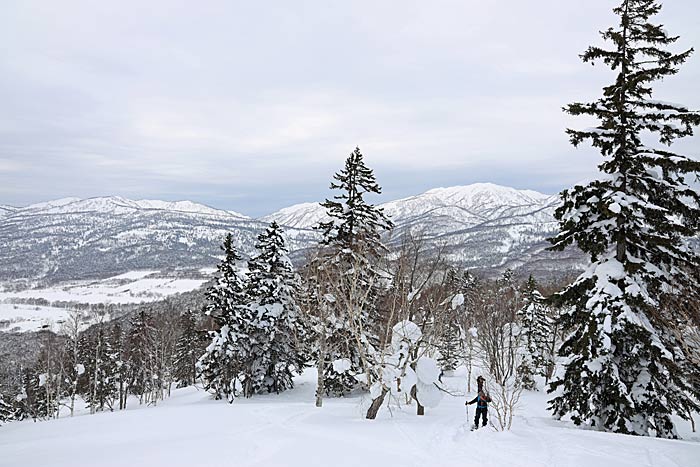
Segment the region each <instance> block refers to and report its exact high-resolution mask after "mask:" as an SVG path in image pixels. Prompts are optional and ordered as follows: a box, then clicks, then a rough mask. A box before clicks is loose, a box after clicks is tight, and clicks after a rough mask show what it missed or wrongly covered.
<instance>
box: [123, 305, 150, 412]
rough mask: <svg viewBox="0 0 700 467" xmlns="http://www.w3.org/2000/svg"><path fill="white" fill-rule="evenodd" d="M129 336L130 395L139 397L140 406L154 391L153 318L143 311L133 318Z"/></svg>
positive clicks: (146, 401) (147, 400)
mask: <svg viewBox="0 0 700 467" xmlns="http://www.w3.org/2000/svg"><path fill="white" fill-rule="evenodd" d="M129 324H130V328H129V332H128V334H127V348H128V354H127V365H128V370H129V393H131V394H134V395H137V396H139V404H143V403H148V402H149V399H150V395H151V393H152V390H153V384H154V381H153V372H152V367H153V358H154V355H153V349H154V334H155V327H154V324H153V316H152V314H151V313H149V312H147V311H146V310H145V309H143V308H142V309H141V310H140V311H138V312H137V313H135V314H134V316H132V318H131V320H130V323H129Z"/></svg>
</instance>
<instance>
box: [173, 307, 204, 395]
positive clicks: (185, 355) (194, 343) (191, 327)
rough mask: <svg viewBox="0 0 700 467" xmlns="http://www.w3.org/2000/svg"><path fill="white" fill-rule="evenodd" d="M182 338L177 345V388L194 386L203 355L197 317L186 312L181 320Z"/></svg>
mask: <svg viewBox="0 0 700 467" xmlns="http://www.w3.org/2000/svg"><path fill="white" fill-rule="evenodd" d="M179 327H180V337H179V338H178V340H177V343H176V344H175V357H174V369H173V372H174V376H175V381H176V382H177V387H179V388H182V387H186V386H191V385H193V384H194V382H195V380H196V378H197V360H198V359H199V357H200V355H202V350H203V349H202V343H203V339H202V337H203V336H202V333H201V332H200V331H199V330H198V329H197V315H196V314H195V313H194V312H193V311H192V310H189V309H188V310H186V311H185V312H184V313H183V314H182V315H181V316H180V319H179Z"/></svg>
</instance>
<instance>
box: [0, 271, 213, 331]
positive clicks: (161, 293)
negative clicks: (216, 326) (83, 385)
mask: <svg viewBox="0 0 700 467" xmlns="http://www.w3.org/2000/svg"><path fill="white" fill-rule="evenodd" d="M214 271H215V270H209V269H207V270H204V269H203V270H202V271H201V273H202V274H211V273H212V272H214ZM158 273H159V271H130V272H127V273H124V274H120V275H118V276H113V277H110V278H107V279H103V280H95V281H75V282H69V283H63V284H59V285H56V286H52V287H47V288H39V289H27V290H22V291H20V292H13V291H10V290H7V289H3V288H2V285H1V284H0V322H4V323H3V324H7V323H9V325H8V326H4V327H0V332H7V331H13V332H14V331H17V332H27V331H37V330H39V329H42V328H45V329H46V328H51V329H52V330H53V331H58V330H59V329H60V324H61V322H63V321H64V320H65V319H66V317H67V316H68V309H65V308H61V307H56V306H35V305H26V304H19V303H17V302H19V301H21V300H26V299H38V298H43V299H45V300H47V301H48V302H49V303H54V302H76V303H87V304H98V303H104V304H110V303H113V304H137V303H144V302H153V301H157V300H162V299H164V298H166V297H168V296H170V295H174V294H177V293H182V292H189V291H191V290H194V289H197V288H199V287H200V286H201V285H202V284H203V283H204V282H205V280H203V279H201V278H200V279H183V278H168V277H151V276H154V275H157V274H158Z"/></svg>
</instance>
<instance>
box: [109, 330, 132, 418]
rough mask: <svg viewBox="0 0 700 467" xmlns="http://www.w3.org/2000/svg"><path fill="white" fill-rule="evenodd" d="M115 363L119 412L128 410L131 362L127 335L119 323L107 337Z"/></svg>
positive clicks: (115, 383)
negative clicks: (126, 340)
mask: <svg viewBox="0 0 700 467" xmlns="http://www.w3.org/2000/svg"><path fill="white" fill-rule="evenodd" d="M107 339H108V341H109V346H110V349H111V352H112V361H113V363H114V385H115V394H116V397H117V400H118V401H119V410H124V409H126V403H127V400H128V396H129V394H128V391H129V362H128V359H127V352H126V348H125V345H124V340H125V335H124V331H123V330H122V326H121V324H120V323H119V321H115V322H114V324H113V325H112V327H111V329H110V331H109V336H108V337H107Z"/></svg>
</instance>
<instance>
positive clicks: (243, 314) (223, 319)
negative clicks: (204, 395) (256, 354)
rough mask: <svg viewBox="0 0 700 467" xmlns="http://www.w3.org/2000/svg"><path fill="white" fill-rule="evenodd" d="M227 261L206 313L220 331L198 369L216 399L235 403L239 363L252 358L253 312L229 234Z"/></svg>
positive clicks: (225, 245) (221, 267)
mask: <svg viewBox="0 0 700 467" xmlns="http://www.w3.org/2000/svg"><path fill="white" fill-rule="evenodd" d="M221 249H222V250H223V252H224V259H223V260H222V261H221V263H219V265H218V266H217V270H218V274H217V277H216V283H215V284H214V285H213V286H211V287H210V288H209V289H208V290H207V292H206V298H207V302H208V303H207V305H206V307H205V310H204V311H205V313H206V314H207V315H209V316H211V317H212V318H213V319H214V321H215V323H216V325H217V327H218V330H216V331H212V332H211V333H210V334H211V335H210V337H211V343H210V344H209V346H208V347H207V348H206V350H205V352H204V354H203V355H202V356H201V357H200V358H199V361H198V362H197V367H198V370H199V374H200V375H201V377H202V380H203V382H204V386H205V388H206V389H207V390H208V391H211V392H212V393H213V394H214V398H216V399H224V398H225V399H227V400H228V401H229V402H233V400H234V397H235V395H236V392H237V387H236V385H237V380H238V373H239V371H240V368H239V366H240V365H239V362H242V361H245V359H246V358H248V356H249V355H250V354H251V348H250V347H251V343H250V341H249V339H248V334H247V329H246V327H247V323H248V322H250V308H248V307H247V297H246V285H245V282H244V279H243V276H242V274H241V272H240V270H239V268H238V265H237V262H238V261H240V260H241V257H240V256H239V254H238V252H237V251H236V247H235V246H234V244H233V236H232V235H231V234H227V235H226V237H225V238H224V243H223V245H222V247H221Z"/></svg>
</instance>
